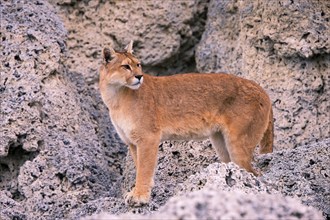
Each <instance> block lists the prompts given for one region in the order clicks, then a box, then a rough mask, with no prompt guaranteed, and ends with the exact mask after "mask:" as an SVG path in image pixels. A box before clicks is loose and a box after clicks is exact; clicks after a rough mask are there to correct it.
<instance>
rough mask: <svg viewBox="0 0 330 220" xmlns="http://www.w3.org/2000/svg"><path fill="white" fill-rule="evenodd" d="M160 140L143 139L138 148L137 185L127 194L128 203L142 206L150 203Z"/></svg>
mask: <svg viewBox="0 0 330 220" xmlns="http://www.w3.org/2000/svg"><path fill="white" fill-rule="evenodd" d="M158 144H159V141H158V140H157V141H150V140H149V141H143V143H141V144H139V145H138V146H137V147H136V148H137V158H136V181H135V187H134V188H133V189H132V191H131V192H129V193H128V194H127V195H126V198H125V201H126V203H128V204H130V205H133V206H141V205H143V204H147V203H149V200H150V194H151V189H152V186H153V177H154V173H155V168H156V165H157V153H158Z"/></svg>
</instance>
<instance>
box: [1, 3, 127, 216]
mask: <svg viewBox="0 0 330 220" xmlns="http://www.w3.org/2000/svg"><path fill="white" fill-rule="evenodd" d="M1 13H2V14H1V33H2V34H1V38H2V44H1V47H2V50H1V53H2V54H1V55H2V56H1V79H0V80H1V81H0V85H1V90H0V91H1V93H0V95H1V110H0V111H1V122H0V123H1V126H0V133H1V139H0V190H1V194H0V195H1V200H0V219H39V218H40V217H41V216H43V217H44V218H46V219H56V218H59V219H63V218H67V217H68V216H69V213H71V212H73V210H75V209H76V208H77V207H79V206H80V205H81V204H83V203H85V202H86V201H88V200H93V199H97V198H99V197H100V196H102V195H103V196H117V195H118V193H120V188H119V187H117V188H116V187H112V185H113V184H114V185H116V183H117V181H119V180H120V172H121V170H120V168H119V167H118V166H117V164H118V163H119V160H120V158H123V156H124V155H125V151H123V150H122V148H121V146H122V145H121V144H120V143H121V142H119V140H118V138H117V137H116V136H115V134H114V130H111V125H110V122H109V119H108V117H106V118H107V121H108V127H103V128H102V129H103V133H102V134H99V132H98V130H101V129H100V128H98V125H99V124H98V121H97V120H96V119H95V118H93V115H96V114H100V113H99V112H100V109H99V108H96V107H94V106H97V103H96V102H95V101H94V100H92V98H91V95H90V96H88V97H84V94H83V92H80V91H79V90H77V88H76V87H75V85H74V84H73V83H72V82H71V81H70V78H71V76H70V77H69V75H67V71H66V68H65V66H64V65H63V64H62V63H63V58H64V57H65V50H66V48H65V40H66V30H65V28H64V26H63V23H62V22H61V21H60V19H59V18H58V16H57V15H56V14H55V12H54V10H53V8H52V6H51V5H49V4H48V3H47V2H44V1H14V3H13V4H12V2H7V1H5V2H2V3H1ZM75 83H76V82H75ZM103 108H104V107H103ZM87 109H88V110H87ZM92 113H93V114H92ZM104 135H107V136H109V137H110V138H111V140H112V142H111V143H110V142H108V143H107V145H105V144H104V142H103V141H106V139H105V138H102V136H104ZM109 137H108V138H109ZM110 145H111V147H112V148H110ZM113 154H115V155H116V156H114V155H113ZM120 162H121V161H120ZM76 217H77V216H76Z"/></svg>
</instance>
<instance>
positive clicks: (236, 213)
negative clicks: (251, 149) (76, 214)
mask: <svg viewBox="0 0 330 220" xmlns="http://www.w3.org/2000/svg"><path fill="white" fill-rule="evenodd" d="M96 219H97V220H101V219H322V214H321V212H319V211H317V210H315V209H314V208H312V207H307V206H304V205H302V204H301V203H300V202H299V201H298V200H296V199H293V198H288V197H283V196H281V195H269V194H265V193H263V194H246V193H243V192H240V191H233V192H221V191H219V190H214V189H212V190H211V189H204V190H201V191H196V192H191V193H188V194H187V195H185V196H182V197H173V198H171V199H170V200H169V202H168V203H167V204H166V205H165V206H164V207H162V208H161V209H160V210H159V211H158V212H157V213H153V214H149V215H133V214H123V215H119V216H116V215H109V214H106V213H101V214H98V215H94V216H91V217H87V218H85V220H96Z"/></svg>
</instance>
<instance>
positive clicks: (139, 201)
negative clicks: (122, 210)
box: [125, 188, 150, 207]
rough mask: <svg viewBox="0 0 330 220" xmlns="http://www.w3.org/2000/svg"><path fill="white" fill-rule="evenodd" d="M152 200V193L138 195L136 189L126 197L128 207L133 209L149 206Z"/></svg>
mask: <svg viewBox="0 0 330 220" xmlns="http://www.w3.org/2000/svg"><path fill="white" fill-rule="evenodd" d="M149 200H150V193H144V194H142V193H137V192H136V190H135V188H133V189H132V190H131V191H130V192H128V193H127V194H126V195H125V203H126V205H129V206H133V207H140V206H143V205H145V204H148V203H149Z"/></svg>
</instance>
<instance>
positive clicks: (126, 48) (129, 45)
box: [125, 40, 133, 54]
mask: <svg viewBox="0 0 330 220" xmlns="http://www.w3.org/2000/svg"><path fill="white" fill-rule="evenodd" d="M125 50H126V51H127V53H131V54H132V53H133V41H132V40H131V41H130V42H129V44H128V45H127V46H126V47H125Z"/></svg>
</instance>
